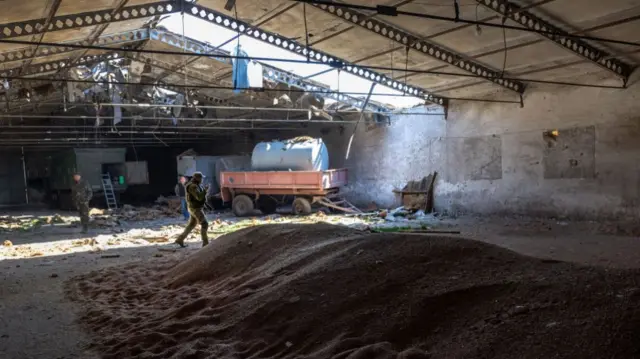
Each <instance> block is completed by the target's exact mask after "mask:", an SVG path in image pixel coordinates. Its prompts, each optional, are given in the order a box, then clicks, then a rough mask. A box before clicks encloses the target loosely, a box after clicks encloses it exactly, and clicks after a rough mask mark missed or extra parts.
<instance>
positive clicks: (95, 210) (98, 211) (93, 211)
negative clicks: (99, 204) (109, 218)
mask: <svg viewBox="0 0 640 359" xmlns="http://www.w3.org/2000/svg"><path fill="white" fill-rule="evenodd" d="M104 212H105V210H104V209H100V208H91V209H90V210H89V215H90V216H97V215H103V214H104Z"/></svg>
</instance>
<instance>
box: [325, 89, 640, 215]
mask: <svg viewBox="0 0 640 359" xmlns="http://www.w3.org/2000/svg"><path fill="white" fill-rule="evenodd" d="M551 89H552V88H551ZM551 89H549V88H545V89H544V90H546V91H543V90H542V89H540V90H533V89H531V90H530V91H529V92H528V94H527V96H526V97H525V99H524V105H525V106H524V108H520V107H519V106H517V105H515V106H514V105H506V104H496V103H478V102H466V103H464V102H462V103H461V102H454V104H453V106H452V107H451V108H450V111H449V118H448V119H447V120H444V118H443V117H442V116H401V115H398V116H395V117H394V118H392V124H391V126H388V127H379V128H375V129H373V130H369V131H367V130H365V129H364V128H363V127H364V126H361V128H360V129H358V131H357V134H356V137H355V140H354V143H353V147H352V151H351V156H350V158H349V159H348V160H344V153H345V151H346V146H347V143H348V138H349V135H350V134H351V132H350V131H351V130H350V128H349V127H347V128H346V129H345V131H344V133H343V134H342V135H338V134H336V131H332V132H331V133H329V134H326V135H323V138H324V139H325V142H326V143H327V145H328V146H329V149H330V153H331V165H332V167H342V166H344V167H347V168H349V170H350V181H351V184H350V185H349V186H348V187H347V188H346V189H345V193H346V194H347V197H348V198H350V199H351V200H353V201H354V202H356V203H358V204H360V205H363V204H364V205H366V204H368V203H369V202H376V203H377V204H379V205H380V206H385V207H392V206H396V205H399V203H400V202H399V198H397V197H396V196H395V195H394V194H393V192H392V190H393V189H394V188H402V187H403V186H404V184H405V183H406V182H407V181H409V180H417V179H421V178H422V177H424V176H426V175H428V174H429V173H431V172H433V171H438V172H439V176H438V181H437V184H436V191H435V200H436V209H437V210H440V211H448V212H462V213H484V214H489V213H518V214H525V215H540V216H557V217H568V218H590V219H596V218H621V217H624V218H637V217H638V216H640V85H637V84H636V85H634V86H632V87H630V88H628V89H626V90H611V89H593V88H562V89H557V88H556V89H552V90H551ZM505 96H506V94H505ZM412 111H414V112H421V111H422V112H425V111H437V109H431V110H428V109H427V110H425V109H424V108H416V109H413V110H412ZM553 130H557V136H553V134H552V133H551V132H550V131H553Z"/></svg>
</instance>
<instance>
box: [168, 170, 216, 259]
mask: <svg viewBox="0 0 640 359" xmlns="http://www.w3.org/2000/svg"><path fill="white" fill-rule="evenodd" d="M193 177H194V179H192V180H191V182H189V183H187V185H186V186H185V187H186V197H187V207H188V209H189V214H190V216H189V222H187V227H186V228H185V229H184V231H183V232H182V234H180V235H179V236H178V238H177V239H176V243H177V244H179V245H180V246H182V247H184V240H185V238H187V236H188V235H189V233H191V231H192V230H193V229H194V228H195V227H196V225H197V224H198V223H199V224H200V235H201V236H202V246H206V245H207V244H209V238H208V236H207V230H208V229H209V222H207V217H206V216H205V215H204V211H203V208H204V204H205V202H206V200H207V189H206V188H205V187H203V186H202V184H201V183H200V180H201V179H202V177H201V176H200V179H198V178H197V177H198V176H197V175H196V174H194V176H193ZM194 180H195V181H194Z"/></svg>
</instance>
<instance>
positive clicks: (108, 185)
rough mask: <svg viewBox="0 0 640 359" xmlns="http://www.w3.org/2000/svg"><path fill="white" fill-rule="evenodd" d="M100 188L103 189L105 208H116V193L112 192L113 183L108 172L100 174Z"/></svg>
mask: <svg viewBox="0 0 640 359" xmlns="http://www.w3.org/2000/svg"><path fill="white" fill-rule="evenodd" d="M102 189H103V190H104V199H105V200H106V201H107V208H109V209H110V210H113V209H118V202H117V201H116V194H115V193H114V192H113V183H112V182H111V175H110V174H109V173H103V174H102Z"/></svg>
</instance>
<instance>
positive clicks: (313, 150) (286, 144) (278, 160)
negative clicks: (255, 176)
mask: <svg viewBox="0 0 640 359" xmlns="http://www.w3.org/2000/svg"><path fill="white" fill-rule="evenodd" d="M251 168H252V169H253V170H254V171H326V170H328V169H329V151H328V150H327V146H325V144H324V142H323V141H322V139H321V138H311V137H297V138H292V139H290V140H284V141H271V142H260V143H258V144H257V145H256V146H255V147H254V148H253V153H252V154H251Z"/></svg>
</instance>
